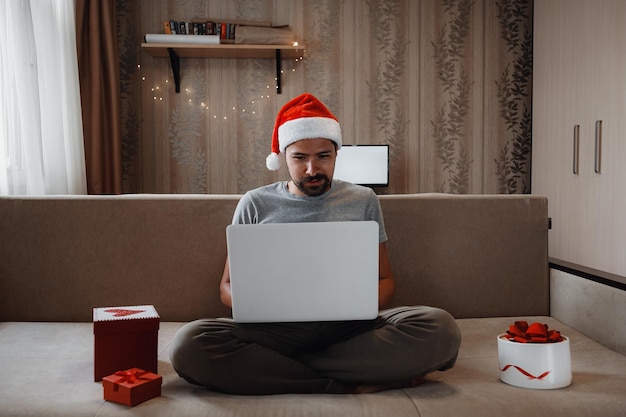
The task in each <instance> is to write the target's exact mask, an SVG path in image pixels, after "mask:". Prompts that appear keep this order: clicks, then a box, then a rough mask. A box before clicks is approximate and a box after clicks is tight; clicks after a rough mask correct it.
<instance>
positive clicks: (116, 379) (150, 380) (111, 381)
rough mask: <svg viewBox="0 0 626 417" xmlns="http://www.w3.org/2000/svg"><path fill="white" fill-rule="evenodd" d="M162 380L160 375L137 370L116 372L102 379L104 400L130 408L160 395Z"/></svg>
mask: <svg viewBox="0 0 626 417" xmlns="http://www.w3.org/2000/svg"><path fill="white" fill-rule="evenodd" d="M162 380H163V379H162V378H161V376H160V375H157V374H154V373H152V372H148V371H144V370H142V369H138V368H132V369H128V370H126V371H118V372H116V373H114V374H112V375H109V376H105V377H104V378H102V387H103V388H104V399H105V400H107V401H112V402H115V403H119V404H124V405H129V406H131V407H132V406H135V405H137V404H139V403H142V402H144V401H147V400H149V399H151V398H154V397H158V396H159V395H161V382H162Z"/></svg>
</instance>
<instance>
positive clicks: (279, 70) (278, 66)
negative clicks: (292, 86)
mask: <svg viewBox="0 0 626 417" xmlns="http://www.w3.org/2000/svg"><path fill="white" fill-rule="evenodd" d="M281 65H282V64H281V59H280V49H277V50H276V94H281V93H282V79H281V75H282V72H283V69H282V68H281Z"/></svg>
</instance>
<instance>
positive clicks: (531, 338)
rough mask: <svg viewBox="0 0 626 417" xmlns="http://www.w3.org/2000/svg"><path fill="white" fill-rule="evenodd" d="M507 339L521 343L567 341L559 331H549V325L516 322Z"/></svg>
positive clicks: (511, 326)
mask: <svg viewBox="0 0 626 417" xmlns="http://www.w3.org/2000/svg"><path fill="white" fill-rule="evenodd" d="M506 333H507V336H506V338H507V339H508V340H511V341H513V342H520V343H556V342H562V341H563V340H565V338H564V337H563V336H561V332H559V331H558V330H549V329H548V325H547V324H542V323H533V324H531V325H530V326H529V325H528V322H526V321H516V322H515V323H513V324H512V325H510V326H509V330H508V331H507V332H506Z"/></svg>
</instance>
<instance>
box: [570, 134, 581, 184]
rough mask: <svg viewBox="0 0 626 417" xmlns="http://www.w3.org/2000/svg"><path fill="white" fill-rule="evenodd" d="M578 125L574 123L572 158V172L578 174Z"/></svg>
mask: <svg viewBox="0 0 626 417" xmlns="http://www.w3.org/2000/svg"><path fill="white" fill-rule="evenodd" d="M579 151H580V125H574V155H573V156H574V160H573V163H572V172H574V175H578V161H579V158H578V155H579V154H580V152H579Z"/></svg>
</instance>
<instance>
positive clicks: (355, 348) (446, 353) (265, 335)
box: [171, 306, 461, 395]
mask: <svg viewBox="0 0 626 417" xmlns="http://www.w3.org/2000/svg"><path fill="white" fill-rule="evenodd" d="M460 342H461V335H460V332H459V329H458V327H457V325H456V323H455V321H454V319H453V318H452V316H451V315H450V314H448V313H447V312H446V311H443V310H440V309H437V308H432V307H422V306H419V307H398V308H393V309H390V310H385V311H383V312H381V314H380V316H379V317H378V318H377V319H375V320H372V321H348V322H314V323H263V324H239V323H235V322H234V321H232V320H230V319H203V320H197V321H194V322H191V323H187V324H186V325H185V326H183V327H182V328H181V329H180V330H179V331H178V333H177V334H176V336H175V338H174V341H173V343H172V347H171V361H172V365H173V367H174V369H175V370H176V372H178V374H179V375H180V376H182V377H183V378H185V379H186V380H187V381H188V382H190V383H193V384H197V385H203V386H206V387H208V388H209V389H211V390H214V391H222V392H226V393H232V394H256V395H264V394H279V393H340V392H343V390H344V387H345V386H347V385H351V386H354V385H363V384H372V385H379V384H392V383H403V382H408V381H410V380H411V379H413V378H417V377H421V376H424V375H426V374H428V373H430V372H433V371H436V370H446V369H449V368H451V367H453V366H454V363H455V362H456V357H457V354H458V350H459V345H460Z"/></svg>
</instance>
